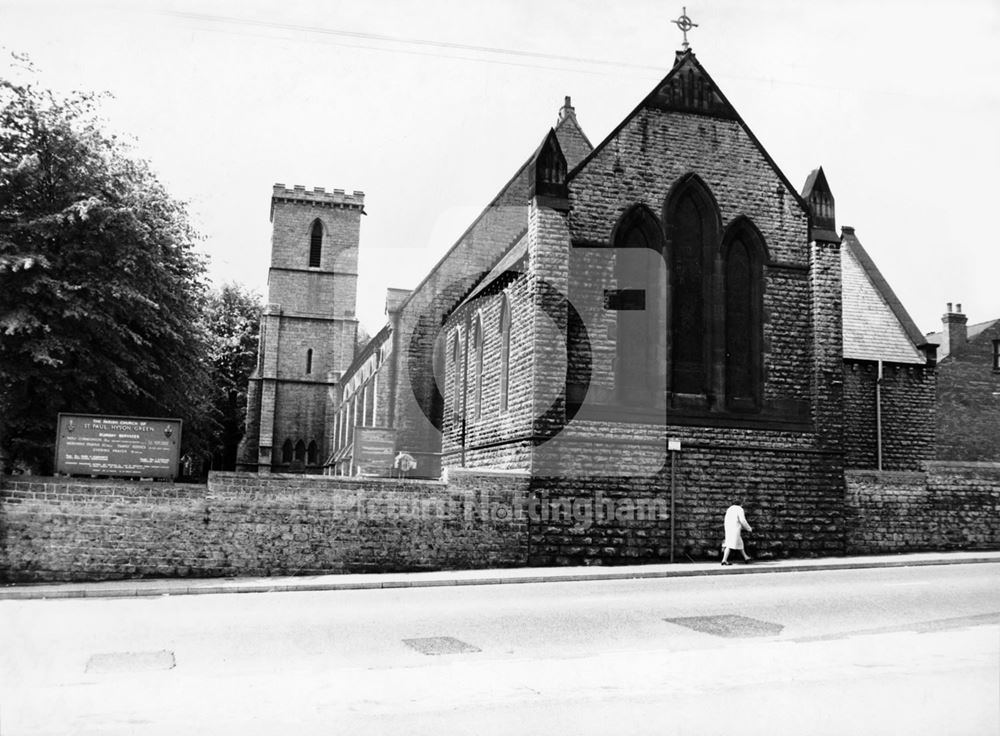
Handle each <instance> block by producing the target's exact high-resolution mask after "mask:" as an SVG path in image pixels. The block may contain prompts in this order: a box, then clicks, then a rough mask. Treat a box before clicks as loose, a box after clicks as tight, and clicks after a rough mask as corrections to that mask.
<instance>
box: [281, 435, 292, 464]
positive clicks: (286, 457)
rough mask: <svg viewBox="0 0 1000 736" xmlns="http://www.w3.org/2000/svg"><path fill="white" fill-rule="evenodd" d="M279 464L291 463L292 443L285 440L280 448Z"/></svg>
mask: <svg viewBox="0 0 1000 736" xmlns="http://www.w3.org/2000/svg"><path fill="white" fill-rule="evenodd" d="M281 462H282V464H283V465H288V464H289V463H290V462H292V441H291V440H285V443H284V444H283V445H282V446H281Z"/></svg>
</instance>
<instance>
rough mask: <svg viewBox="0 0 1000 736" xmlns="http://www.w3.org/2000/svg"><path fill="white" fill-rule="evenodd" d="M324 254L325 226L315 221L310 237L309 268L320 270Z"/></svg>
mask: <svg viewBox="0 0 1000 736" xmlns="http://www.w3.org/2000/svg"><path fill="white" fill-rule="evenodd" d="M322 253H323V224H322V223H321V222H320V221H319V220H314V221H313V224H312V232H311V234H310V236H309V268H319V264H320V256H321V255H322Z"/></svg>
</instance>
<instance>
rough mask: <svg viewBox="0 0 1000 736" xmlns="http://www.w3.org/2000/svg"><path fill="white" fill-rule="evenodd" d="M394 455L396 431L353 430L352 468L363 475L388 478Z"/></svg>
mask: <svg viewBox="0 0 1000 736" xmlns="http://www.w3.org/2000/svg"><path fill="white" fill-rule="evenodd" d="M395 454H396V430H394V429H388V428H386V427H355V428H354V466H355V467H356V468H358V469H359V470H360V472H361V473H362V474H364V475H384V476H388V475H390V473H391V470H392V461H393V459H394V458H395Z"/></svg>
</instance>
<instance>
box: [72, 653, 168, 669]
mask: <svg viewBox="0 0 1000 736" xmlns="http://www.w3.org/2000/svg"><path fill="white" fill-rule="evenodd" d="M175 664H176V663H175V662H174V653H173V652H168V651H166V650H163V651H159V652H111V653H109V654H95V655H93V656H92V657H91V658H90V659H88V660H87V669H86V671H87V672H95V673H98V674H107V673H110V672H146V671H149V670H169V669H172V668H173V667H174V665H175Z"/></svg>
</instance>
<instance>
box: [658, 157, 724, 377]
mask: <svg viewBox="0 0 1000 736" xmlns="http://www.w3.org/2000/svg"><path fill="white" fill-rule="evenodd" d="M666 220H667V231H668V234H669V237H670V243H669V246H670V247H669V250H670V271H671V274H670V277H671V290H672V298H671V305H670V312H671V314H670V335H671V351H670V352H671V354H670V390H671V391H672V392H673V393H674V394H693V395H707V394H709V393H710V381H711V376H710V374H709V365H710V362H711V345H712V343H711V340H712V336H713V335H712V332H713V331H712V323H711V316H712V312H711V304H712V302H713V296H714V295H713V294H712V268H713V261H714V259H713V254H714V253H715V250H716V248H717V247H718V242H719V241H718V221H719V216H718V209H717V208H716V206H715V202H714V200H713V199H712V196H711V194H710V193H709V191H708V189H707V187H705V185H704V184H703V183H702V182H701V180H700V179H699V178H698V177H696V176H689V177H687V178H686V179H685V180H683V181H682V182H681V183H680V184H679V185H678V186H677V187H675V190H674V191H673V192H672V193H671V195H670V197H669V198H668V200H667V207H666Z"/></svg>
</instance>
